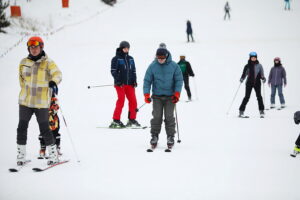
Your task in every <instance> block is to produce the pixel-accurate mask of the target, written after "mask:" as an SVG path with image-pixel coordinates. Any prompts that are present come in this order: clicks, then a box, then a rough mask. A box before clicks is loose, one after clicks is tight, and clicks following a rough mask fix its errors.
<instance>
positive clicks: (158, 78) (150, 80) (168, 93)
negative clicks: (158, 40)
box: [143, 48, 183, 146]
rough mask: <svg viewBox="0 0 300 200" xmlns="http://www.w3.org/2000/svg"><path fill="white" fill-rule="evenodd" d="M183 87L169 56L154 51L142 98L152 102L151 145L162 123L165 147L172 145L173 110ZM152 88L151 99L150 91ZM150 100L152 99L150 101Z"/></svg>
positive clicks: (160, 50)
mask: <svg viewBox="0 0 300 200" xmlns="http://www.w3.org/2000/svg"><path fill="white" fill-rule="evenodd" d="M182 85H183V78H182V73H181V70H180V67H179V66H178V65H177V64H176V63H175V62H174V61H172V57H171V54H170V53H169V52H168V50H166V49H165V48H159V49H157V51H156V58H155V60H154V61H153V62H152V63H151V64H150V66H149V67H148V69H147V71H146V74H145V77H144V86H143V90H144V97H145V102H146V103H151V101H152V100H153V111H152V115H153V118H152V119H151V122H150V123H151V130H150V132H151V137H152V138H151V141H150V143H151V145H153V146H156V145H157V142H158V137H159V133H160V131H161V125H162V121H163V119H162V118H163V114H164V118H165V119H164V122H165V128H166V133H167V145H168V146H173V145H174V135H175V132H176V131H175V118H174V108H175V104H176V103H177V102H178V101H179V97H180V92H181V89H182ZM151 87H152V97H150V90H151ZM151 98H152V99H151Z"/></svg>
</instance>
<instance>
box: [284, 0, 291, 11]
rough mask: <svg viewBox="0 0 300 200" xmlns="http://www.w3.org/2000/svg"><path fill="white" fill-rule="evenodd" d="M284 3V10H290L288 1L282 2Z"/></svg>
mask: <svg viewBox="0 0 300 200" xmlns="http://www.w3.org/2000/svg"><path fill="white" fill-rule="evenodd" d="M284 1H285V5H284V10H291V4H290V0H284Z"/></svg>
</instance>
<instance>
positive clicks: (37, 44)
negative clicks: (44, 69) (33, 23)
mask: <svg viewBox="0 0 300 200" xmlns="http://www.w3.org/2000/svg"><path fill="white" fill-rule="evenodd" d="M39 45H40V42H39V41H36V40H30V41H28V42H27V46H28V47H31V46H35V47H37V46H39Z"/></svg>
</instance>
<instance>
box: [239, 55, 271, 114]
mask: <svg viewBox="0 0 300 200" xmlns="http://www.w3.org/2000/svg"><path fill="white" fill-rule="evenodd" d="M249 57H250V58H249V60H248V64H246V65H245V67H244V70H243V74H242V76H241V79H240V82H241V83H242V82H243V81H244V79H245V78H246V76H247V81H246V94H245V97H244V99H243V101H242V104H241V106H240V108H239V111H240V112H239V117H241V118H244V117H245V115H244V111H245V109H246V105H247V103H248V101H249V98H250V95H251V91H252V88H254V90H255V93H256V97H257V101H258V108H259V113H260V117H261V118H263V117H264V115H265V113H264V109H265V106H264V102H263V99H262V96H261V82H260V80H262V81H263V83H265V82H266V78H265V75H264V70H263V67H262V65H261V64H260V63H259V62H258V60H257V53H256V52H251V53H250V54H249Z"/></svg>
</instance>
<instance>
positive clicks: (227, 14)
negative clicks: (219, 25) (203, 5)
mask: <svg viewBox="0 0 300 200" xmlns="http://www.w3.org/2000/svg"><path fill="white" fill-rule="evenodd" d="M227 16H228V19H230V13H229V11H226V12H225V15H224V20H226V17H227Z"/></svg>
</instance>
